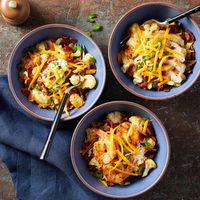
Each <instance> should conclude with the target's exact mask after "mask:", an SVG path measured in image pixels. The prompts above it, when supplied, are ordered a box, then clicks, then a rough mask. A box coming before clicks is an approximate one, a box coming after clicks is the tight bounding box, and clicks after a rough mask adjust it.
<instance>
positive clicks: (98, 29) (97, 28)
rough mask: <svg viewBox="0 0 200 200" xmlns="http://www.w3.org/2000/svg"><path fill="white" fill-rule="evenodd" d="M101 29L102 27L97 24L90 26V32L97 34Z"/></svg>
mask: <svg viewBox="0 0 200 200" xmlns="http://www.w3.org/2000/svg"><path fill="white" fill-rule="evenodd" d="M101 29H102V26H101V25H100V24H99V23H96V24H94V25H93V26H92V31H93V32H98V31H101Z"/></svg>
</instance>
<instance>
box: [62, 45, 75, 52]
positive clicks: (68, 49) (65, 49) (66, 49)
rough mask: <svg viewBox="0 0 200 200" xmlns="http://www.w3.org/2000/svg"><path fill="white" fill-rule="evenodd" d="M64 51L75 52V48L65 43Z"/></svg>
mask: <svg viewBox="0 0 200 200" xmlns="http://www.w3.org/2000/svg"><path fill="white" fill-rule="evenodd" d="M63 51H64V52H73V49H72V48H71V47H69V46H66V45H64V47H63Z"/></svg>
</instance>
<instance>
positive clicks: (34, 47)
mask: <svg viewBox="0 0 200 200" xmlns="http://www.w3.org/2000/svg"><path fill="white" fill-rule="evenodd" d="M30 50H31V51H32V53H36V52H38V49H37V47H36V46H33V47H31V49H30Z"/></svg>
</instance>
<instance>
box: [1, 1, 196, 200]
mask: <svg viewBox="0 0 200 200" xmlns="http://www.w3.org/2000/svg"><path fill="white" fill-rule="evenodd" d="M162 1H163V2H169V3H172V4H174V5H176V6H178V7H179V8H180V9H183V10H186V9H189V8H191V7H193V6H196V5H197V4H198V3H200V1H199V0H162ZM144 2H151V1H141V0H137V1H134V0H123V1H122V0H102V1H98V0H93V1H92V0H73V1H67V0H42V1H38V0H31V1H30V4H31V15H30V17H29V19H28V21H27V22H26V23H25V24H23V25H22V26H19V27H13V26H9V25H8V24H6V23H5V21H4V20H3V18H2V17H0V74H6V69H7V64H8V59H9V56H10V53H11V51H12V49H13V47H14V46H15V44H16V42H18V41H19V39H20V38H21V37H22V36H23V35H24V34H26V33H27V32H29V31H30V30H32V29H34V28H36V27H38V26H40V25H44V24H48V23H63V24H70V25H73V26H76V27H77V28H80V29H82V30H84V31H86V30H88V29H89V28H90V26H89V24H88V23H86V17H87V15H88V14H90V13H91V12H96V13H97V14H98V21H99V23H101V24H102V25H103V27H104V28H103V31H102V32H99V33H96V34H94V35H93V39H94V40H95V41H96V42H97V44H98V45H99V47H100V48H101V50H102V52H103V54H104V57H105V60H106V65H107V83H106V87H105V90H104V93H103V95H102V97H101V98H100V100H99V101H98V103H97V104H100V103H103V102H106V101H112V100H129V101H133V102H137V103H140V104H142V105H144V106H146V107H148V108H149V109H151V110H152V111H153V112H155V113H156V114H157V115H158V116H159V117H160V119H161V120H162V122H163V123H164V125H165V127H166V129H167V131H168V134H169V138H170V141H171V161H170V165H169V167H168V170H167V172H166V174H165V176H164V177H163V179H162V180H161V181H160V182H159V184H157V185H156V186H155V187H154V188H153V189H152V190H150V191H148V192H147V193H145V194H144V195H142V196H140V197H136V198H134V199H136V200H143V199H145V200H160V199H167V200H199V199H200V195H199V192H200V117H199V116H200V105H199V99H200V81H197V82H196V83H195V84H194V86H193V87H192V88H191V89H190V90H189V91H187V92H186V93H184V94H183V95H181V96H179V97H177V98H175V99H172V100H167V101H160V102H153V101H147V100H143V99H139V98H137V97H135V96H133V95H131V94H129V93H128V92H127V91H125V90H124V89H123V88H122V87H121V86H120V85H119V84H118V83H117V81H116V80H115V78H114V76H113V74H112V73H111V70H110V67H109V63H108V56H107V44H108V39H109V36H110V33H111V31H112V29H113V27H114V25H115V23H116V22H117V21H118V19H119V18H120V17H121V16H122V15H123V14H124V13H125V12H126V11H128V10H129V9H130V8H132V7H134V6H136V5H140V4H141V3H144ZM194 18H195V20H196V21H197V23H198V24H199V25H200V14H198V15H197V14H196V15H195V16H194ZM110 85H112V88H115V90H113V89H112V88H111V87H110ZM13 199H16V198H15V192H14V188H13V184H12V181H11V178H10V175H9V172H8V171H7V169H6V167H5V166H4V165H3V163H2V162H0V200H13ZM102 199H103V197H102Z"/></svg>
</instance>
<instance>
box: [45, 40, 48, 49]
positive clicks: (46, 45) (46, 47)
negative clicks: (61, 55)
mask: <svg viewBox="0 0 200 200" xmlns="http://www.w3.org/2000/svg"><path fill="white" fill-rule="evenodd" d="M44 48H45V50H47V49H48V44H47V43H46V42H44Z"/></svg>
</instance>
